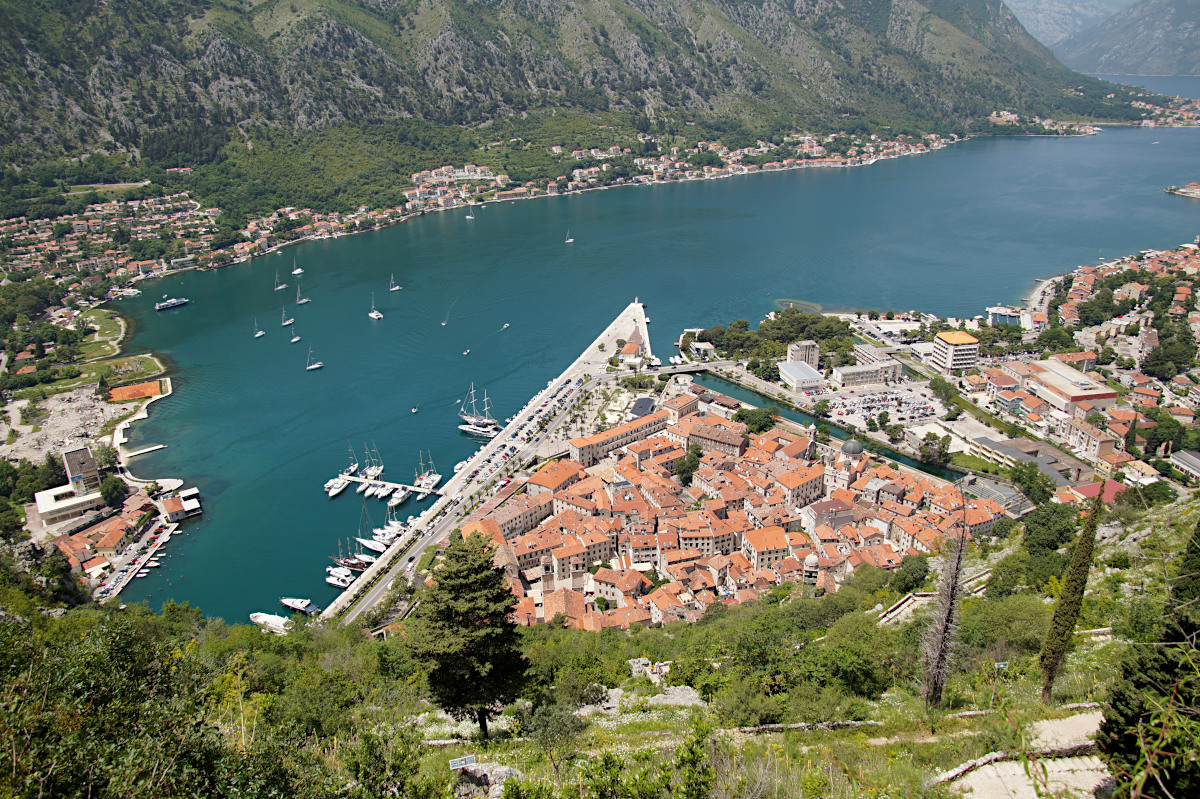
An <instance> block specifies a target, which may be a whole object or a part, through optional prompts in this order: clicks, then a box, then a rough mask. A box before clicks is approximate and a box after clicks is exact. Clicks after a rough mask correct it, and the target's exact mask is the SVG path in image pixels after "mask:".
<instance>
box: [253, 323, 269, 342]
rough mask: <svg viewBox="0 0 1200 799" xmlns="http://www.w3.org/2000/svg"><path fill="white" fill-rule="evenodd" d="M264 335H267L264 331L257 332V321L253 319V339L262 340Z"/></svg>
mask: <svg viewBox="0 0 1200 799" xmlns="http://www.w3.org/2000/svg"><path fill="white" fill-rule="evenodd" d="M265 335H267V331H265V330H259V329H258V319H255V320H254V337H255V338H262V337H263V336H265Z"/></svg>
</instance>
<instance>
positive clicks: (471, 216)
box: [467, 208, 475, 219]
mask: <svg viewBox="0 0 1200 799" xmlns="http://www.w3.org/2000/svg"><path fill="white" fill-rule="evenodd" d="M474 218H475V214H473V213H471V209H470V208H468V209H467V219H474Z"/></svg>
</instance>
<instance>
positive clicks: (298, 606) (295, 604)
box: [279, 596, 321, 616]
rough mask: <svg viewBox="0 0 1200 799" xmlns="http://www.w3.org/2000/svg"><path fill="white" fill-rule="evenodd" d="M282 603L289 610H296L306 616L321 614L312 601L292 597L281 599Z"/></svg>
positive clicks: (282, 597)
mask: <svg viewBox="0 0 1200 799" xmlns="http://www.w3.org/2000/svg"><path fill="white" fill-rule="evenodd" d="M279 601H280V603H281V604H282V605H283V606H284V607H285V608H288V609H289V610H294V611H296V612H297V613H303V614H304V615H306V616H315V615H316V614H318V613H320V612H321V609H320V608H319V607H317V605H316V603H315V602H313V601H312V600H311V599H297V598H295V597H290V596H281V597H279Z"/></svg>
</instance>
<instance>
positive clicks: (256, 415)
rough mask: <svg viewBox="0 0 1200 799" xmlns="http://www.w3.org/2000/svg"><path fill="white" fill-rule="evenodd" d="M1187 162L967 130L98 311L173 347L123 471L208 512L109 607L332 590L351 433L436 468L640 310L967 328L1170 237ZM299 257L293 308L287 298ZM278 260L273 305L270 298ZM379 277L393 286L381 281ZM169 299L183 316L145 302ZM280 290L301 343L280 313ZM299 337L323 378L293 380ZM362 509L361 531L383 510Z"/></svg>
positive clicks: (661, 336) (350, 526) (174, 287)
mask: <svg viewBox="0 0 1200 799" xmlns="http://www.w3.org/2000/svg"><path fill="white" fill-rule="evenodd" d="M1198 152H1200V131H1197V130H1168V129H1159V130H1140V129H1122V128H1117V129H1111V130H1106V131H1105V132H1104V133H1102V134H1100V135H1098V136H1092V137H1087V138H1072V139H1059V138H1036V139H1000V140H987V141H974V142H969V143H966V144H964V145H959V146H955V147H951V148H948V149H946V150H943V151H941V152H938V153H934V154H931V155H927V156H921V157H914V158H902V159H896V160H892V161H887V162H884V163H880V164H876V165H874V166H870V167H866V168H861V169H832V170H807V171H794V172H780V173H770V174H764V175H755V176H747V177H742V178H733V179H729V180H720V181H706V182H692V183H686V184H672V185H666V186H652V187H639V188H634V187H630V188H624V189H617V190H613V191H604V192H591V193H587V194H583V195H576V196H568V197H560V198H552V199H544V200H537V201H534V202H520V203H513V204H502V205H491V206H488V207H486V208H483V209H480V210H477V211H476V212H475V217H476V218H475V220H474V221H467V220H465V219H464V218H463V217H464V215H465V211H462V210H459V211H455V212H451V213H440V214H429V215H427V216H425V217H423V218H421V219H417V220H414V221H412V222H410V223H407V224H404V225H399V226H396V227H393V228H389V229H387V230H382V231H376V232H372V233H367V234H362V235H357V236H350V237H346V238H342V239H339V240H336V241H322V242H314V243H309V244H304V245H301V246H297V247H294V248H291V249H289V250H287V251H285V252H284V253H282V254H277V255H270V256H267V257H264V258H259V259H255V260H254V261H252V262H250V263H248V264H243V265H240V266H236V267H232V268H229V269H224V270H220V271H216V272H207V273H198V272H190V273H186V274H183V275H175V276H172V277H169V278H164V279H162V280H161V281H159V282H158V284H157V285H156V284H153V283H147V284H143V290H144V294H143V296H141V297H138V298H134V299H128V300H122V301H121V302H120V303H118V304H117V307H118V308H120V309H121V310H122V311H124V312H125V313H127V314H128V315H129V316H130V317H132V319H133V320H134V323H135V332H134V335H133V339H132V346H133V348H134V349H135V350H153V351H157V352H162V353H165V354H166V355H168V356H169V357H170V359H171V361H172V364H173V366H174V367H175V371H174V373H173V376H174V381H175V391H176V393H175V395H174V396H172V397H171V398H169V399H167V400H164V401H161V402H158V403H155V404H154V405H152V406H151V410H150V419H149V420H147V421H145V422H142V423H140V424H138V425H135V426H134V427H133V429H132V431H131V440H132V441H131V447H137V446H145V445H148V444H151V443H165V444H168V445H169V446H168V448H167V449H164V450H159V451H158V452H155V453H152V454H149V455H146V456H143V457H141V458H139V459H137V460H136V461H134V464H133V469H134V472H135V473H136V474H139V475H143V476H147V477H170V476H178V477H183V478H184V479H186V480H187V482H188V484H196V485H198V486H199V487H200V489H201V491H202V495H203V498H204V503H205V510H206V513H205V515H204V517H203V518H202V519H199V520H196V521H194V522H192V523H190V524H188V525H187V527H186V529H187V531H188V532H187V535H185V536H183V537H181V538H178V539H175V540H173V541H172V542H171V544H170V546H169V553H168V554H167V556H166V560H165V566H164V568H162V569H158V570H156V572H154V573H153V574H152V575H151V576H149V577H146V578H144V579H139V580H136V581H135V582H134V585H133V586H131V589H130V591H129V592H128V593H127V594H126V597H127V599H131V600H138V599H147V600H149V601H150V602H151V603H152V604H154V605H157V604H158V603H160V602H161V601H163V600H165V599H167V598H174V599H177V600H180V601H184V600H186V601H189V602H191V603H193V604H196V605H199V606H200V607H201V608H203V609H204V611H205V612H206V613H208V614H210V615H217V616H223V617H225V618H227V619H229V620H231V621H242V620H244V619H245V618H246V614H247V613H250V612H252V611H255V610H273V609H274V608H275V607H276V601H277V598H278V597H279V596H280V595H300V596H310V597H312V598H313V599H315V600H316V601H318V602H321V603H324V602H327V601H328V600H329V599H331V598H332V596H333V595H334V591H333V589H331V588H329V587H328V586H326V585H325V583H324V566H326V565H328V563H329V561H328V559H327V556H328V555H329V554H331V553H333V552H335V551H336V547H337V541H338V540H339V539H340V540H342V541H344V540H345V539H346V538H347V537H348V536H352V535H354V533H355V532H356V530H357V529H358V526H359V519H360V514H361V507H362V503H361V500H360V498H359V497H358V496H357V495H355V494H353V493H351V492H347V493H344V494H342V495H341V496H339V497H338V498H336V499H334V500H328V499H327V498H326V497H325V494H324V493H323V492H322V490H321V485H322V483H324V481H325V480H326V479H328V477H329V476H330V475H331V474H332V473H333V472H334V471H336V470H337V469H338V468H340V467H341V466H342V465H343V464H344V463H345V461H346V442H347V440H349V441H350V442H351V443H352V444H353V445H354V446H355V448H356V449H357V450H359V451H360V452H361V450H362V445H363V442H364V441H373V442H375V443H376V444H377V445H378V447H379V450H380V452H381V453H382V455H383V458H384V460H385V462H386V463H387V465H388V475H389V476H391V477H393V478H395V479H404V478H407V477H409V476H411V474H412V469H413V467H414V466H415V465H416V462H417V453H418V450H431V451H432V453H433V456H434V458H435V461H436V463H437V465H438V467H439V468H440V469H441V471H442V472H443V473H444V474H449V473H450V470H451V469H452V468H453V465H454V464H455V463H456V462H457V461H459V460H462V459H463V458H464V457H466V456H467V455H468V454H469V453H470V452H472V451H473V448H474V447H473V444H472V443H471V441H470V440H469V439H468V438H467V437H466V436H464V435H463V434H461V433H460V432H459V431H458V430H457V428H456V427H455V424H456V423H457V417H456V416H455V415H454V409H455V404H454V402H455V400H456V399H458V398H460V397H461V396H462V395H463V394H465V393H466V391H467V388H468V385H469V383H470V382H472V381H474V382H475V384H476V385H477V386H478V387H480V388H486V389H487V390H488V393H489V396H491V397H492V399H493V400H494V402H495V404H496V410H497V415H498V416H501V417H503V416H507V415H509V414H511V413H512V412H514V411H515V410H516V409H517V408H518V407H519V406H520V405H521V404H523V403H524V402H525V401H526V399H528V397H529V396H531V395H532V394H533V393H535V392H536V391H537V390H538V389H540V388H541V387H542V386H544V385H545V383H546V381H547V380H549V379H551V378H552V377H554V376H555V375H557V374H558V373H559V372H560V371H561V370H562V369H563V368H565V366H566V365H567V364H569V363H570V362H571V361H572V360H573V359H574V358H575V357H576V355H578V353H579V352H580V350H582V349H583V347H584V346H586V345H587V344H588V343H589V342H590V341H591V340H592V339H593V338H594V337H595V335H596V334H597V333H598V332H599V331H600V330H601V329H602V328H603V327H604V326H605V325H607V324H608V322H609V321H611V320H612V318H613V317H614V316H616V315H617V313H619V312H620V311H621V309H623V308H624V307H625V305H626V304H628V303H629V302H630V301H631V300H632V299H633V298H634V297H635V296H638V297H640V298H641V299H642V300H643V301H645V302H646V303H647V305H648V307H647V311H648V314H649V316H650V318H651V320H652V323H651V328H650V329H651V337H652V344H653V346H654V349H655V350H656V352H658V353H659V354H660V355H662V356H664V357H666V356H667V355H670V354H671V353H670V352H669V345H670V342H671V341H673V340H674V339H675V338H676V337H677V336H678V334H679V331H680V330H681V329H682V328H683V327H694V326H708V325H712V324H717V323H727V322H728V321H730V320H732V319H736V318H738V317H745V318H747V319H750V320H751V321H752V322H756V321H757V320H758V319H761V318H762V317H763V315H764V314H765V313H766V312H768V311H770V310H771V309H772V308H773V307H774V301H775V300H776V299H778V298H782V297H786V298H792V299H800V300H805V301H809V302H815V303H819V304H821V305H824V306H826V307H857V308H880V309H886V308H892V309H896V310H904V309H911V308H919V309H921V310H925V311H931V312H935V313H938V314H943V315H947V314H952V315H975V314H978V313H982V312H983V309H984V307H985V306H987V305H990V304H992V303H995V302H998V301H1014V302H1015V301H1018V300H1019V299H1020V297H1021V296H1022V295H1023V294H1024V293H1026V292H1027V291H1028V289H1029V288H1030V287H1031V285H1032V283H1033V282H1034V280H1035V279H1036V278H1038V277H1040V276H1045V275H1048V274H1052V273H1057V272H1061V271H1064V270H1069V269H1072V268H1074V267H1075V266H1076V265H1078V264H1081V263H1094V262H1096V259H1097V258H1098V257H1114V256H1118V255H1122V254H1125V253H1129V252H1136V251H1137V250H1141V249H1146V248H1161V247H1171V246H1175V245H1177V244H1179V243H1181V242H1184V241H1190V240H1191V239H1192V238H1193V236H1195V235H1196V234H1197V233H1200V203H1197V202H1195V201H1192V200H1187V199H1185V198H1181V197H1174V196H1171V195H1167V194H1165V193H1164V192H1163V191H1162V188H1163V187H1164V186H1167V185H1171V184H1178V183H1181V182H1187V181H1189V180H1193V179H1195V177H1196V167H1197V159H1196V155H1197V153H1198ZM568 229H569V230H570V231H571V234H572V236H574V238H575V243H574V244H573V245H566V244H564V243H563V238H564V236H565V234H566V231H567V230H568ZM293 255H295V256H296V258H297V259H298V261H299V263H300V265H301V266H302V267H303V268H304V269H305V273H304V275H303V276H302V286H303V289H304V293H305V295H306V296H309V297H311V298H312V300H313V301H312V303H310V304H308V305H305V306H300V307H297V306H295V304H294V302H291V301H293V300H294V299H295V279H294V278H293V277H292V276H291V275H288V274H286V273H287V272H288V271H289V270H290V268H291V263H292V257H293ZM276 268H278V269H279V270H280V272H281V279H284V280H286V281H287V282H288V283H289V284H291V285H290V286H289V288H288V289H287V290H286V291H281V292H274V291H272V280H273V276H274V272H275V269H276ZM393 272H394V273H395V275H396V281H397V282H398V283H400V284H402V285H403V286H404V289H403V291H398V292H391V293H389V292H388V291H387V285H388V278H389V275H390V274H391V273H393ZM372 291H374V292H375V301H376V304H377V305H378V307H379V309H380V310H381V311H382V312H383V313H384V315H385V318H384V319H383V320H382V321H379V322H374V321H372V320H370V319H368V318H367V311H368V310H369V309H370V305H371V292H372ZM163 294H169V295H171V296H179V295H181V296H186V297H189V298H191V304H189V305H188V306H186V307H184V308H180V309H176V310H173V311H168V312H163V313H155V312H154V311H153V310H152V308H151V306H152V304H153V302H154V301H155V300H156V299H159V298H161V295H163ZM284 301H289V302H288V314H289V315H290V316H294V317H295V319H296V332H297V333H299V334H300V335H301V336H302V337H303V340H302V341H301V342H300V343H298V344H289V343H288V340H287V336H286V332H287V331H286V330H285V329H283V328H281V327H280V324H279V320H280V311H281V303H282V302H284ZM255 319H257V323H258V326H259V327H260V328H262V329H264V330H266V331H267V335H266V336H264V337H263V338H261V339H254V338H252V331H253V324H254V321H255ZM443 321H445V322H446V324H445V325H444V326H443V325H442V324H441V322H443ZM506 322H507V323H509V324H510V325H511V326H510V327H509V328H508V329H507V330H501V328H502V326H503V325H504V324H505V323H506ZM309 345H311V346H312V347H313V353H314V357H315V358H318V359H320V360H322V361H324V363H325V368H324V369H322V370H320V371H316V372H306V371H305V370H304V364H305V360H306V356H307V353H308V347H309ZM468 348H469V349H470V351H471V352H470V355H468V356H463V355H462V352H463V350H465V349H468ZM414 404H419V407H420V412H419V413H417V414H415V415H414V414H411V413H410V412H409V409H410V408H411V407H412V406H413V405H414ZM413 504H414V503H413V502H412V501H411V500H410V502H409V505H408V506H406V508H405V509H404V510H405V515H407V514H408V513H412V512H413V510H412V507H413ZM368 507H369V510H370V513H371V515H372V518H373V521H374V522H375V523H377V524H378V523H379V522H380V521H381V520H382V517H383V506H382V503H380V502H378V501H377V500H368Z"/></svg>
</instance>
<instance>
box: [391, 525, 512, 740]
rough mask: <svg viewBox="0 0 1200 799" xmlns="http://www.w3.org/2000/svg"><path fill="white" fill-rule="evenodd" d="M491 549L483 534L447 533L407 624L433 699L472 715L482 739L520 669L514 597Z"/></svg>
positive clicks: (461, 714) (509, 696)
mask: <svg viewBox="0 0 1200 799" xmlns="http://www.w3.org/2000/svg"><path fill="white" fill-rule="evenodd" d="M494 552H495V549H494V548H493V547H492V546H491V544H490V543H488V541H487V539H485V538H484V537H483V536H480V535H477V534H472V535H471V536H470V537H469V538H465V539H464V538H463V537H462V536H460V535H452V536H451V538H450V543H449V544H448V545H447V547H446V551H445V560H444V562H443V564H442V566H441V568H439V569H437V570H435V571H434V574H433V577H434V579H435V580H436V582H435V583H434V585H432V586H429V587H426V588H424V589H422V591H421V592H420V594H419V595H418V602H419V604H418V605H417V608H416V610H415V611H414V612H413V616H412V620H411V621H410V623H409V629H408V633H409V641H410V644H411V646H412V652H413V655H414V657H416V658H417V659H418V660H420V661H423V662H424V663H425V665H426V668H427V670H428V677H429V690H430V693H431V694H432V696H433V700H434V702H435V703H436V704H437V705H438V706H439V707H441V708H442V709H443V710H445V711H447V712H449V713H451V714H454V715H456V716H459V717H464V718H465V717H471V716H473V717H474V718H475V720H476V721H477V722H478V723H479V732H480V734H481V735H482V736H483V737H484V738H485V739H486V738H487V723H488V718H489V717H491V716H492V715H494V714H495V713H496V711H497V710H499V708H500V706H501V705H502V704H504V703H506V702H510V701H512V699H514V698H515V696H516V693H517V691H518V689H519V688H520V686H521V684H522V681H523V680H524V676H525V670H526V668H527V667H528V663H527V662H526V661H525V656H524V655H522V654H521V650H520V639H519V638H518V636H517V630H516V625H515V624H514V623H513V622H512V621H511V620H510V619H509V613H510V612H511V611H512V607H513V604H514V603H515V602H516V598H515V597H514V596H513V595H512V593H511V592H510V591H509V590H508V585H507V584H506V583H505V580H504V572H502V571H501V570H499V569H497V568H495V567H494V566H493V565H492V555H493V553H494Z"/></svg>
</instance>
